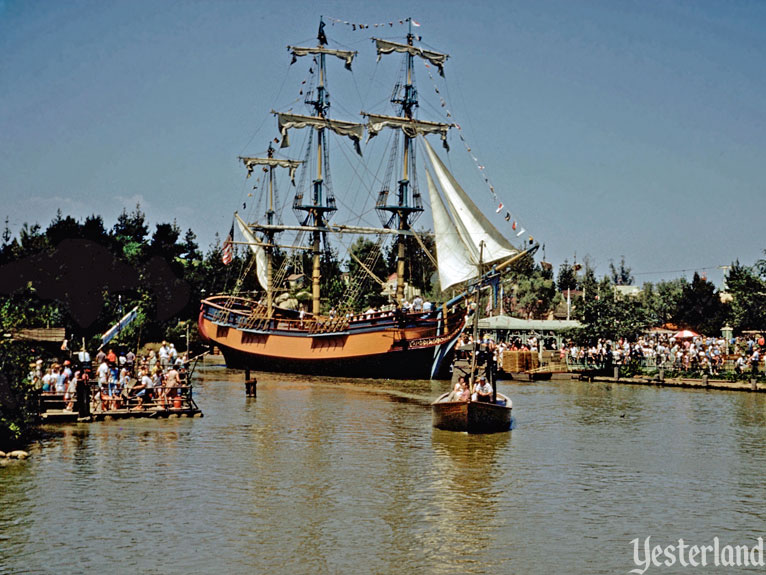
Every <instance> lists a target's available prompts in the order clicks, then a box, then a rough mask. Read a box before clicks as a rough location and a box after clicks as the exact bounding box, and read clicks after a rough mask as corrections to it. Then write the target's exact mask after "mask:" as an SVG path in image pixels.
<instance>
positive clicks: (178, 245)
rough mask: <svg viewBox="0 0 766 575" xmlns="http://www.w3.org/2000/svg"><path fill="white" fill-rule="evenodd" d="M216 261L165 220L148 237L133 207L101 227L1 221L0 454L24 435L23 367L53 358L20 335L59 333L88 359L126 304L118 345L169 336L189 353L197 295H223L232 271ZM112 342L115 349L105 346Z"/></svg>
mask: <svg viewBox="0 0 766 575" xmlns="http://www.w3.org/2000/svg"><path fill="white" fill-rule="evenodd" d="M241 264H242V262H241V260H239V259H235V262H232V265H230V266H224V264H223V262H222V260H221V242H220V239H218V238H217V239H216V242H215V243H214V244H213V245H211V246H210V248H209V249H208V250H207V252H206V253H204V254H203V253H202V251H201V250H200V248H199V245H198V244H197V239H196V236H195V234H194V232H193V231H192V230H191V229H189V230H187V231H186V232H185V233H182V231H181V229H180V228H179V227H178V226H177V225H176V223H175V222H173V223H159V224H156V226H155V228H154V230H150V227H149V225H148V223H147V221H146V215H145V213H144V212H143V211H142V209H141V207H140V206H139V205H137V206H136V208H135V210H133V211H131V212H128V211H127V210H124V211H123V212H122V213H121V214H120V216H119V217H118V218H117V221H116V222H115V223H114V225H113V226H111V227H110V228H107V227H106V226H105V224H104V221H103V219H102V218H101V216H98V215H92V216H89V217H87V218H85V219H84V220H83V221H78V220H77V219H75V218H73V217H71V216H68V215H67V216H64V215H63V214H61V212H60V211H59V212H58V213H57V215H56V217H55V218H54V219H53V221H51V222H50V224H49V225H48V227H47V228H46V229H43V228H42V227H41V226H40V225H39V224H37V223H35V224H27V223H25V224H23V225H22V227H21V229H20V231H19V233H18V235H17V236H15V237H14V236H13V234H11V232H10V230H9V229H8V224H7V221H6V225H5V229H4V230H3V233H2V245H0V334H1V337H0V448H2V446H7V445H12V444H13V443H14V442H16V441H19V440H21V438H23V437H25V436H26V432H27V430H28V428H29V424H30V422H31V415H32V414H31V413H30V411H31V410H32V406H31V396H30V394H31V391H32V390H30V389H29V386H28V385H27V384H25V379H26V378H27V375H28V373H29V365H30V363H31V362H34V361H35V359H37V358H39V357H42V358H46V359H49V358H50V357H52V356H54V357H55V356H59V357H60V356H61V355H62V353H61V350H60V347H59V345H60V344H59V343H58V342H57V343H56V344H54V345H52V346H51V345H48V347H46V344H43V343H35V342H28V341H23V340H20V339H19V338H18V337H16V334H18V333H19V331H20V330H22V329H30V328H50V327H63V328H64V329H65V333H66V338H67V339H68V347H69V349H70V350H75V351H77V350H79V349H80V348H81V347H82V346H83V345H84V346H85V348H86V349H87V350H89V351H90V352H91V353H92V352H93V351H94V350H95V349H97V348H98V347H99V345H100V344H101V335H102V334H103V333H104V332H105V331H106V330H108V329H109V328H110V327H111V326H112V325H114V324H115V323H116V322H117V320H118V319H119V318H120V317H122V315H124V314H126V313H127V312H128V311H130V310H131V309H133V308H134V307H137V308H138V317H137V319H136V320H135V321H134V322H133V323H132V324H131V325H129V326H128V327H127V328H126V329H125V330H124V331H123V332H121V333H120V338H119V344H121V345H125V346H128V347H131V348H132V349H137V348H138V347H139V346H140V345H142V344H143V343H145V342H152V341H160V340H162V339H169V340H172V341H175V342H177V345H178V347H179V348H181V349H183V348H184V347H185V345H186V334H187V333H188V334H189V336H190V339H191V341H190V343H191V346H192V347H193V345H194V343H195V341H196V338H197V331H196V323H195V322H194V320H195V318H196V315H197V312H198V310H199V301H200V297H201V295H202V294H204V293H213V292H217V291H220V290H223V289H225V287H226V284H227V282H232V281H233V273H234V268H235V267H237V266H241ZM113 343H118V342H116V341H115V342H113Z"/></svg>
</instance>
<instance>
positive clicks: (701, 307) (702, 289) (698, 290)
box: [676, 272, 726, 335]
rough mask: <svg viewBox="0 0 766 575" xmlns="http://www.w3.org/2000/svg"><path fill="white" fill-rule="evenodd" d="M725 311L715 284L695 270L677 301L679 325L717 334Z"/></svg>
mask: <svg viewBox="0 0 766 575" xmlns="http://www.w3.org/2000/svg"><path fill="white" fill-rule="evenodd" d="M725 312H726V310H725V309H724V305H723V303H721V298H720V296H719V294H718V292H717V291H716V289H715V286H714V285H713V284H712V283H711V282H709V281H707V280H706V279H703V278H701V277H700V275H699V274H698V273H696V272H695V273H694V277H693V279H692V282H691V283H690V284H687V285H686V286H684V289H683V294H682V296H681V300H680V301H679V305H678V311H677V315H676V320H677V322H678V324H679V326H681V327H687V328H689V329H692V330H694V331H697V332H699V333H702V334H705V335H717V334H719V333H720V332H721V327H722V326H723V322H724V319H725Z"/></svg>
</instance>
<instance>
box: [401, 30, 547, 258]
mask: <svg viewBox="0 0 766 575" xmlns="http://www.w3.org/2000/svg"><path fill="white" fill-rule="evenodd" d="M413 23H414V22H413ZM425 67H426V71H427V73H428V77H429V79H430V80H431V84H432V85H433V87H434V92H436V95H437V96H438V97H439V104H440V106H441V107H442V108H444V113H445V114H446V116H447V118H452V112H450V110H449V108H448V107H447V101H446V100H445V99H444V97H443V96H442V95H441V92H440V91H439V86H437V84H436V80H435V78H434V76H433V74H431V65H430V64H429V63H428V62H425ZM454 125H455V127H456V128H457V133H458V137H459V138H460V141H461V142H463V146H465V149H466V152H468V155H469V156H471V159H472V160H473V162H474V164H476V168H477V169H478V170H479V173H480V174H481V177H482V178H483V179H484V183H485V184H487V187H488V188H489V193H490V194H492V199H493V200H494V201H495V203H496V204H497V208H496V209H495V213H497V214H500V213H502V212H503V211H504V210H505V216H504V218H505V221H506V222H510V223H511V229H512V230H513V231H514V232H516V237H518V238H520V237H521V236H522V235H524V232H526V231H527V230H526V228H524V227H523V226H522V225H521V224H520V223H519V222H518V220H517V218H516V217H515V216H514V215H513V214H511V212H510V210H507V209H505V205H504V204H503V202H502V201H501V200H500V198H499V197H498V195H497V192H495V186H493V185H492V182H490V180H489V177H488V176H487V173H486V169H485V167H484V166H483V165H482V164H481V163H479V158H477V157H476V156H475V155H474V153H473V151H472V150H471V146H469V145H468V142H467V141H466V139H465V137H464V136H463V129H462V128H461V127H460V124H458V123H457V122H455V124H454ZM533 241H534V240H533V238H532V236H529V243H530V244H531V243H532V242H533Z"/></svg>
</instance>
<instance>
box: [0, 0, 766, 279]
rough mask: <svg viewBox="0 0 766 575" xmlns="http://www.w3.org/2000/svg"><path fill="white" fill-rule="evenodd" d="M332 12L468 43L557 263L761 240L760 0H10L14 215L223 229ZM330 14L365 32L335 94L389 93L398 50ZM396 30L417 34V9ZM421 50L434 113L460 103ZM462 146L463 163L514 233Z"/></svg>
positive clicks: (704, 262)
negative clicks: (245, 164) (134, 213)
mask: <svg viewBox="0 0 766 575" xmlns="http://www.w3.org/2000/svg"><path fill="white" fill-rule="evenodd" d="M320 14H323V15H324V16H325V17H327V18H334V19H338V20H343V21H348V22H355V23H361V24H374V23H384V22H389V21H395V22H398V20H400V19H404V18H407V17H408V16H412V17H413V18H414V19H415V20H416V21H418V22H419V23H420V24H421V27H420V28H418V29H417V32H418V33H419V34H421V35H422V36H423V41H424V44H425V46H426V47H429V48H433V49H437V50H441V51H444V52H447V53H449V54H450V59H449V60H448V62H447V65H446V84H438V85H439V86H442V87H443V89H442V92H441V93H442V95H443V96H444V97H445V99H446V101H447V107H448V108H449V109H450V110H451V111H452V112H453V117H454V119H455V120H456V121H457V122H459V123H460V125H461V128H462V132H461V133H462V134H463V135H464V137H465V140H466V141H467V142H468V143H469V145H470V146H471V150H472V152H473V154H474V155H475V156H476V157H477V158H478V159H479V161H480V163H481V164H482V165H483V166H485V168H486V169H485V172H484V173H485V174H486V175H487V176H488V177H489V179H490V180H491V182H492V184H493V185H494V188H495V190H496V191H497V194H498V195H499V197H500V198H501V199H502V201H503V203H504V204H505V205H506V207H510V208H511V210H512V212H513V215H514V219H518V221H519V222H520V225H522V226H524V227H525V228H526V229H527V230H528V231H529V232H531V233H532V234H533V235H534V237H535V239H536V240H537V241H539V242H541V243H544V244H545V246H546V251H545V255H546V259H547V260H548V261H551V262H552V263H553V264H554V266H556V267H558V265H559V264H560V263H561V262H562V261H563V260H564V258H568V259H569V260H570V262H571V261H572V259H573V256H574V254H575V252H576V254H577V258H578V259H579V260H582V258H583V257H585V256H588V257H589V258H590V259H591V261H592V262H593V263H594V264H595V265H596V270H597V273H598V274H599V275H600V274H603V273H606V272H607V271H608V266H609V262H610V261H615V262H618V261H619V260H620V258H621V256H625V259H626V261H627V263H628V265H629V266H630V267H632V269H633V272H634V273H635V274H636V279H637V281H638V282H639V283H641V282H644V281H657V280H659V279H670V278H673V277H678V276H681V275H685V276H686V277H691V274H693V273H694V271H695V270H698V271H700V272H701V273H706V274H707V275H708V277H709V278H710V279H711V280H713V281H715V282H716V283H719V282H720V278H721V271H720V270H718V269H716V268H717V266H720V265H726V264H729V263H730V262H731V261H733V260H734V259H739V260H740V261H741V262H742V263H745V264H748V265H749V264H752V263H754V262H755V260H757V259H759V258H760V257H763V250H764V249H765V248H766V234H764V231H763V230H764V225H763V221H764V219H765V218H766V194H765V193H764V183H765V182H766V178H764V170H765V169H766V168H764V166H766V121H765V120H766V110H765V108H764V105H763V100H764V94H765V93H766V74H764V72H763V66H764V64H763V63H764V62H765V61H766V36H765V35H764V34H763V30H764V29H766V4H764V3H758V2H627V1H604V2H586V1H583V2H567V1H560V2H559V1H545V0H543V1H536V2H516V1H503V2H484V3H479V4H470V3H467V2H451V1H447V2H411V1H410V2H399V1H392V2H386V3H382V2H375V3H372V2H302V1H298V2H282V3H276V2H260V1H250V2H245V1H237V0H227V1H217V2H215V1H209V2H208V1H191V0H189V1H172V2H171V1H159V2H143V1H132V2H127V1H125V2H123V1H119V0H114V1H110V2H99V1H93V2H90V1H79V0H73V1H70V2H55V1H50V2H48V1H17V0H0V200H1V203H0V206H1V207H0V218H1V219H2V220H4V219H5V217H6V216H7V217H8V218H9V221H10V227H11V230H12V231H13V232H14V233H16V232H17V231H18V229H19V227H20V226H21V224H22V223H23V222H25V221H28V222H34V221H38V222H40V223H41V224H42V225H43V226H46V225H47V224H48V223H49V222H50V220H51V219H52V218H53V216H54V215H55V212H56V210H57V209H58V208H61V210H62V211H63V212H65V213H71V214H73V215H74V216H76V217H80V218H82V217H85V216H87V215H89V214H91V213H94V212H95V213H98V214H101V215H102V216H103V217H104V219H105V221H106V223H107V225H109V226H111V225H112V224H113V222H114V220H115V218H116V217H117V215H118V214H119V213H120V212H121V211H122V209H123V208H124V207H127V208H128V209H132V208H133V207H134V206H135V204H136V202H140V203H141V205H142V206H143V208H144V209H145V211H146V212H147V215H148V218H149V220H150V221H151V222H152V223H156V222H164V221H172V220H173V219H176V220H177V222H178V225H179V226H180V227H181V228H183V229H184V230H185V229H186V228H189V227H191V228H192V229H194V231H195V232H196V233H197V235H198V238H199V241H200V244H201V245H202V246H203V248H204V247H207V245H208V244H209V243H210V242H211V241H212V240H213V235H214V234H215V232H218V233H220V234H222V235H225V234H226V232H227V231H228V229H229V227H230V225H231V220H232V213H233V211H234V210H235V209H237V208H241V204H242V202H243V201H249V202H250V205H251V207H252V206H253V205H254V200H250V199H249V198H248V196H247V194H248V192H250V193H252V189H251V185H250V184H251V183H252V181H248V182H247V183H246V182H245V180H244V176H245V172H244V170H243V169H242V167H241V166H239V165H238V164H237V156H238V155H240V154H255V153H258V152H262V151H263V150H264V149H265V147H266V144H267V142H268V141H269V140H270V139H271V138H273V137H274V136H276V135H277V132H276V122H275V120H274V119H273V117H271V116H270V115H269V113H268V112H269V110H271V109H272V108H274V109H278V110H283V111H284V110H287V109H288V108H289V107H290V106H291V105H293V106H294V111H296V112H303V111H304V110H303V107H302V106H301V105H298V104H296V103H295V102H296V98H298V90H299V89H300V86H301V84H300V82H301V80H302V79H303V78H305V77H306V69H305V66H302V65H301V64H296V65H294V66H292V67H290V66H289V61H290V60H289V55H288V54H287V51H286V49H285V47H286V45H288V44H307V43H308V44H310V45H311V44H314V43H315V34H316V28H317V23H318V20H319V16H320ZM330 22H331V20H328V28H327V32H328V36H329V37H330V39H331V41H336V42H338V47H344V48H348V49H353V50H358V51H359V55H358V57H357V61H356V62H355V64H354V72H353V73H348V72H346V71H345V70H344V69H343V67H342V65H335V63H334V62H331V69H330V89H331V94H332V97H333V105H334V107H333V108H332V112H333V114H335V115H337V116H339V117H341V118H343V119H354V118H353V117H352V116H353V114H356V113H357V112H359V111H360V110H361V109H366V110H367V111H380V112H385V111H386V110H384V109H382V108H381V106H383V105H384V104H385V102H386V99H387V97H388V95H389V94H390V90H391V85H390V84H391V82H392V81H393V78H394V75H395V73H396V70H397V69H398V65H399V60H398V58H384V61H383V62H381V63H380V64H376V63H375V53H374V48H373V45H372V43H371V42H370V40H369V37H370V36H371V35H372V34H373V33H375V32H376V30H375V29H373V30H372V31H369V30H364V31H359V30H357V31H353V30H351V28H350V27H349V26H345V25H342V24H336V25H329V24H330ZM384 30H385V32H383V31H382V30H381V31H379V32H378V33H379V34H380V35H383V36H384V37H386V38H389V39H401V38H402V37H403V35H404V34H405V32H406V27H404V26H399V25H398V24H397V25H396V26H394V27H390V28H388V27H387V28H385V29H384ZM417 71H418V74H419V76H418V88H419V90H420V93H421V99H422V100H423V104H422V105H421V110H420V117H421V118H424V119H435V120H441V119H443V117H439V114H441V113H443V110H442V109H440V107H439V105H438V101H436V100H434V91H433V87H432V84H431V81H430V79H429V78H428V76H427V74H426V73H424V72H427V71H426V70H425V68H422V67H421V68H419V69H418V70H417ZM371 78H372V79H371ZM426 99H430V100H431V101H432V102H435V103H431V104H428V103H426ZM377 139H378V140H380V139H382V138H381V137H379V138H377ZM451 144H452V150H453V154H452V155H453V156H455V159H454V160H452V161H453V162H454V163H453V167H454V168H455V171H456V172H458V174H457V175H458V178H459V179H461V181H463V180H464V179H465V180H466V182H468V183H466V182H464V185H465V187H466V189H469V190H471V191H472V193H473V195H475V197H476V198H477V199H478V203H479V204H480V205H481V206H482V207H483V208H484V209H485V210H486V211H487V212H488V213H490V214H492V216H493V219H494V221H495V223H496V224H497V225H498V227H500V228H501V229H502V230H503V231H505V232H507V233H508V235H509V236H510V237H511V238H513V237H514V234H513V233H511V232H510V230H509V229H507V226H508V224H506V223H505V222H504V221H503V220H502V218H500V217H499V216H495V214H494V209H495V207H496V206H495V203H494V200H493V198H492V197H491V194H490V193H489V191H488V190H487V188H486V186H485V185H484V183H483V181H481V178H479V177H478V174H477V170H476V169H475V166H474V165H473V163H472V162H471V161H466V160H465V158H466V157H467V156H466V154H465V150H464V148H463V145H462V143H461V142H460V140H459V139H458V138H457V137H456V136H455V135H453V136H451ZM377 145H378V143H377V142H375V140H373V142H371V143H370V146H369V147H368V148H366V149H365V156H366V157H368V159H372V158H373V157H374V154H375V146H377ZM381 145H382V143H381ZM348 149H350V148H348ZM348 149H346V148H343V147H342V145H341V144H339V145H338V148H337V153H335V154H334V158H335V159H336V160H337V163H336V165H334V171H333V178H334V184H335V195H336V197H338V199H339V203H340V205H341V210H339V213H338V217H342V215H344V214H343V212H344V210H347V211H348V212H349V213H351V214H354V215H355V216H356V215H358V214H363V217H362V219H361V220H360V221H363V222H365V223H369V224H374V223H375V222H376V221H377V218H376V217H375V215H374V214H372V213H370V212H369V207H370V206H369V202H368V205H367V207H366V208H365V207H364V205H363V204H364V201H368V200H369V198H370V194H369V192H368V191H363V192H360V191H358V190H361V189H362V188H361V185H362V184H361V183H360V182H358V181H357V175H356V173H355V172H354V171H353V167H352V166H353V154H350V153H348ZM294 151H295V152H296V153H297V152H298V147H297V146H296V147H295V150H294ZM335 151H336V150H334V152H335ZM461 154H462V158H464V159H463V160H461V159H459V158H457V156H459V155H461ZM471 178H473V179H474V181H473V182H471ZM344 190H345V191H348V192H350V197H349V198H343V194H344ZM285 193H286V194H287V193H288V192H287V191H286V190H285ZM371 201H372V202H374V198H373V199H372V200H371ZM291 218H292V216H291V215H289V214H288V215H287V216H286V218H285V221H286V222H288V223H293V222H294V220H293V219H291ZM419 223H421V224H423V225H428V222H427V221H426V218H425V217H424V218H423V220H421V221H420V222H419ZM503 226H506V227H505V228H504V227H503ZM681 270H684V271H681Z"/></svg>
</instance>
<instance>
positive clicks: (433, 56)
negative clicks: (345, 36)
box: [373, 38, 449, 76]
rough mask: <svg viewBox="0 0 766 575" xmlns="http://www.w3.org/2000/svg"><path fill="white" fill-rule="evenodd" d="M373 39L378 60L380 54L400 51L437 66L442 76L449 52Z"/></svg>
mask: <svg viewBox="0 0 766 575" xmlns="http://www.w3.org/2000/svg"><path fill="white" fill-rule="evenodd" d="M373 40H374V41H375V48H377V50H378V60H380V55H381V54H390V53H391V52H401V53H403V54H411V55H413V56H420V57H421V58H424V59H426V60H428V61H429V62H431V64H433V65H434V66H436V67H437V68H439V74H441V75H442V76H444V62H446V61H447V58H449V54H441V53H439V52H433V51H431V50H423V48H418V47H417V46H410V45H409V44H400V43H399V42H390V41H388V40H381V39H380V38H373Z"/></svg>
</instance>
